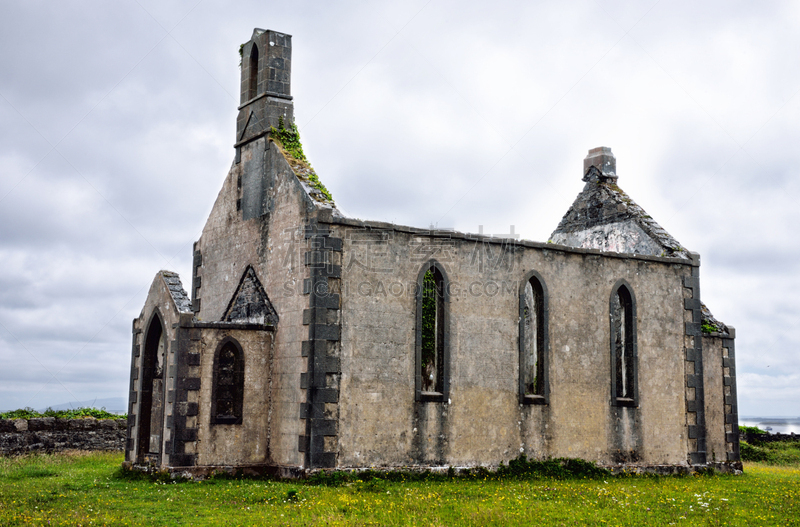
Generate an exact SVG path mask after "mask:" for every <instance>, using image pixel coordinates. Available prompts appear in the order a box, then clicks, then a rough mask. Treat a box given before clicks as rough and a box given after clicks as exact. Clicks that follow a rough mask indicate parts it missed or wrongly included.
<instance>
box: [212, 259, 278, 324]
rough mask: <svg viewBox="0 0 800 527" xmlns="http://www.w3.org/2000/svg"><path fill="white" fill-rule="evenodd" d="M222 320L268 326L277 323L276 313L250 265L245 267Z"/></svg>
mask: <svg viewBox="0 0 800 527" xmlns="http://www.w3.org/2000/svg"><path fill="white" fill-rule="evenodd" d="M222 320H224V321H227V322H241V323H247V324H265V325H270V326H276V325H277V324H278V313H277V312H276V311H275V308H274V307H273V306H272V303H271V302H270V301H269V297H267V293H266V291H264V287H263V286H262V285H261V282H260V281H259V280H258V277H257V276H256V272H255V270H253V268H252V267H251V266H249V265H248V266H247V269H245V271H244V274H243V275H242V279H241V280H240V281H239V286H238V287H237V288H236V292H234V293H233V297H232V298H231V301H230V303H229V304H228V308H227V309H226V310H225V315H224V316H223V317H222Z"/></svg>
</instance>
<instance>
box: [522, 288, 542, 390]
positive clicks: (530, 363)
mask: <svg viewBox="0 0 800 527" xmlns="http://www.w3.org/2000/svg"><path fill="white" fill-rule="evenodd" d="M523 299H524V307H523V309H522V324H523V339H522V343H523V361H522V364H523V370H522V375H523V386H524V390H525V395H541V396H543V395H544V293H543V291H542V284H540V283H539V280H537V279H536V278H535V277H532V278H531V279H530V280H529V281H528V282H527V283H526V284H525V292H524V294H523Z"/></svg>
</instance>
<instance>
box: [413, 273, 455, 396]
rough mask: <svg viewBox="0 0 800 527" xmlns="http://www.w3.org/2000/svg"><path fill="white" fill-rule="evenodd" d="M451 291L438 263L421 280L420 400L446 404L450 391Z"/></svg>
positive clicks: (417, 358) (418, 301)
mask: <svg viewBox="0 0 800 527" xmlns="http://www.w3.org/2000/svg"><path fill="white" fill-rule="evenodd" d="M448 302H449V296H448V287H447V277H446V275H445V272H444V269H443V268H442V267H441V265H439V263H437V262H436V261H435V260H431V261H430V262H428V263H426V264H425V265H424V266H423V268H422V270H421V271H420V274H419V276H418V277H417V330H416V334H417V335H416V341H417V345H416V375H415V377H416V400H417V401H446V400H447V392H448V388H449V364H448V362H449V360H448V359H449V350H448V341H449V338H450V332H449V329H448Z"/></svg>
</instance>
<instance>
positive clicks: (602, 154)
mask: <svg viewBox="0 0 800 527" xmlns="http://www.w3.org/2000/svg"><path fill="white" fill-rule="evenodd" d="M591 167H595V168H596V169H597V171H598V172H599V174H595V175H594V176H590V175H589V169H590V168H591ZM593 177H596V178H597V179H599V180H600V181H608V180H611V181H612V183H613V182H614V181H616V180H617V177H618V176H617V158H615V157H614V154H612V153H611V149H610V148H608V147H607V146H598V147H597V148H592V149H591V150H589V154H588V155H587V156H586V159H584V160H583V180H584V181H589V180H590V179H592V178H593Z"/></svg>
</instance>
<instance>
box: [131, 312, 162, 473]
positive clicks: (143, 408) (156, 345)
mask: <svg viewBox="0 0 800 527" xmlns="http://www.w3.org/2000/svg"><path fill="white" fill-rule="evenodd" d="M144 338H145V341H144V354H143V356H142V388H141V391H140V396H141V403H140V405H139V437H138V452H137V456H136V460H137V462H139V463H150V464H154V465H156V466H158V465H160V464H161V450H162V445H163V434H164V391H165V385H164V384H165V372H164V370H165V369H166V366H165V365H166V334H165V332H164V324H163V323H162V322H161V317H160V316H159V314H158V312H155V313H154V314H153V317H152V318H151V320H150V324H149V325H148V327H147V332H146V333H145V337H144Z"/></svg>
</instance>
